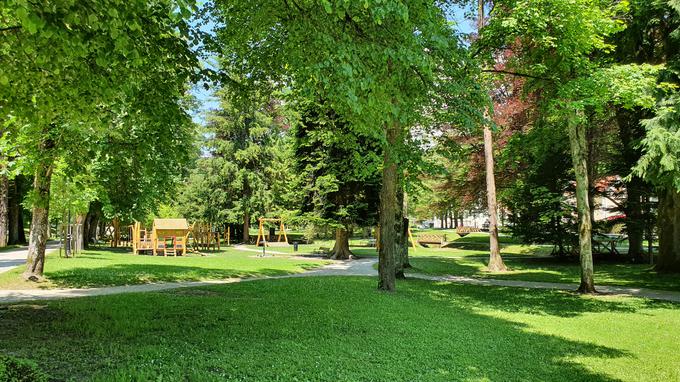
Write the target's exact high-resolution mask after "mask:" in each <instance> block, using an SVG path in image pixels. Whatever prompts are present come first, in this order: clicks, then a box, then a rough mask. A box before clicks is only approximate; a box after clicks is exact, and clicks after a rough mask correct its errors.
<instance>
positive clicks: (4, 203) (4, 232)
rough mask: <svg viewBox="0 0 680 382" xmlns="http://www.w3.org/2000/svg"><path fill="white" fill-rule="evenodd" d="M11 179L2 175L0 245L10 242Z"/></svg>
mask: <svg viewBox="0 0 680 382" xmlns="http://www.w3.org/2000/svg"><path fill="white" fill-rule="evenodd" d="M8 196H9V179H7V175H0V247H6V246H7V243H8V242H9V199H8Z"/></svg>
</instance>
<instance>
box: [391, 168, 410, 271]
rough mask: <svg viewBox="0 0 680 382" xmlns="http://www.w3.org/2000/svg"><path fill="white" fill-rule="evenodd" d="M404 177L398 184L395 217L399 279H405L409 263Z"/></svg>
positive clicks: (395, 265)
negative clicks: (406, 266)
mask: <svg viewBox="0 0 680 382" xmlns="http://www.w3.org/2000/svg"><path fill="white" fill-rule="evenodd" d="M401 183H402V177H399V180H398V182H397V198H396V199H397V204H396V206H395V207H396V208H395V209H396V214H395V216H394V236H395V238H394V239H395V240H394V257H395V263H394V276H395V277H396V278H398V279H405V278H406V275H405V274H404V262H407V261H408V246H407V245H404V244H405V243H404V239H405V238H406V234H405V233H406V228H407V227H404V187H403V185H402V184H401Z"/></svg>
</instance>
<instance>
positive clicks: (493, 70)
mask: <svg viewBox="0 0 680 382" xmlns="http://www.w3.org/2000/svg"><path fill="white" fill-rule="evenodd" d="M482 72H484V73H499V74H507V75H510V76H517V77H525V78H533V79H535V80H547V81H552V79H551V78H547V77H539V76H534V75H531V74H526V73H516V72H510V71H507V70H499V69H483V70H482Z"/></svg>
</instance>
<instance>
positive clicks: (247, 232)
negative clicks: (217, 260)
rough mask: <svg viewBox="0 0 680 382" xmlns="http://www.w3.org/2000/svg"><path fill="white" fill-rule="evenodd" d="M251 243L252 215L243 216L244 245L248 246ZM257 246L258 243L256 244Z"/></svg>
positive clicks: (245, 214)
mask: <svg viewBox="0 0 680 382" xmlns="http://www.w3.org/2000/svg"><path fill="white" fill-rule="evenodd" d="M249 242H250V214H249V213H247V212H246V213H244V214H243V243H244V244H248V243H249ZM255 244H256V245H257V244H258V243H255Z"/></svg>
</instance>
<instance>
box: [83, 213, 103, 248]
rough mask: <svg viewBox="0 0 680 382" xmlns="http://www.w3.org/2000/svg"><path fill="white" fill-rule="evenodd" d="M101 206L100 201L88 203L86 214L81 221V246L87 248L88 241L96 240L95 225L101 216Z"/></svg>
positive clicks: (96, 225) (88, 245)
mask: <svg viewBox="0 0 680 382" xmlns="http://www.w3.org/2000/svg"><path fill="white" fill-rule="evenodd" d="M101 208H102V205H101V203H100V202H98V201H94V202H91V203H90V206H89V208H88V210H87V215H86V216H85V221H84V222H83V237H82V248H84V249H88V248H89V247H90V243H94V242H95V241H96V240H97V227H98V226H99V219H100V218H101V212H102V211H101Z"/></svg>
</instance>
